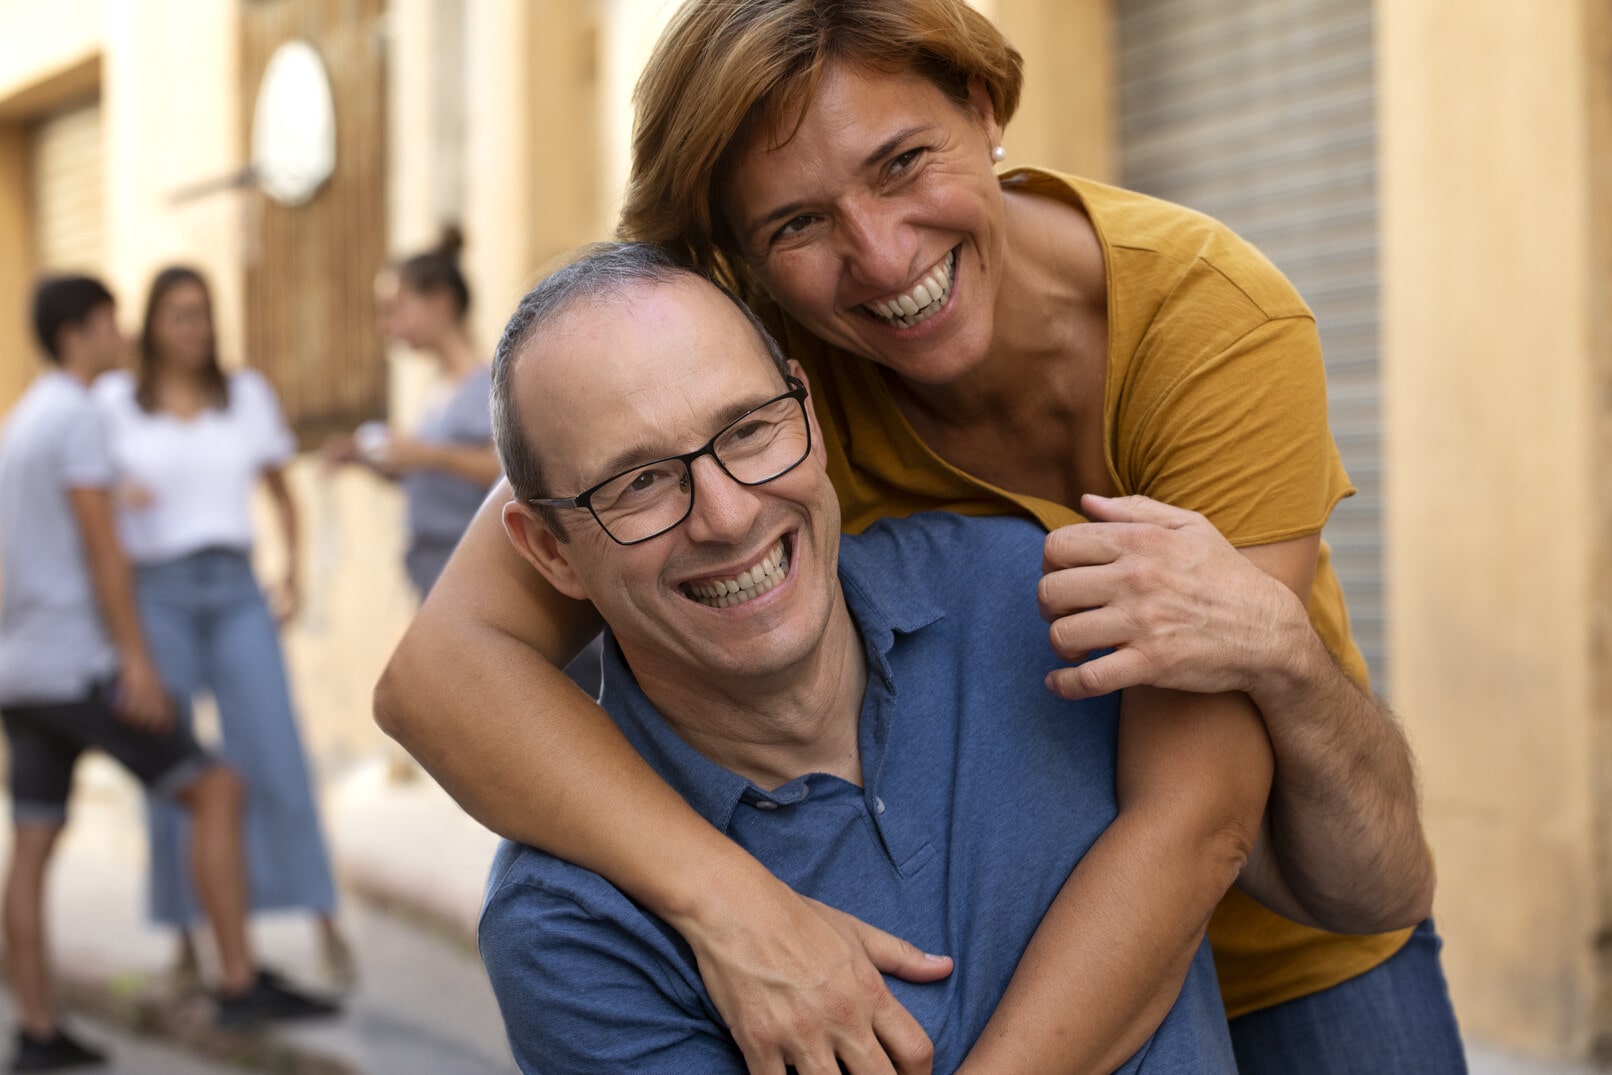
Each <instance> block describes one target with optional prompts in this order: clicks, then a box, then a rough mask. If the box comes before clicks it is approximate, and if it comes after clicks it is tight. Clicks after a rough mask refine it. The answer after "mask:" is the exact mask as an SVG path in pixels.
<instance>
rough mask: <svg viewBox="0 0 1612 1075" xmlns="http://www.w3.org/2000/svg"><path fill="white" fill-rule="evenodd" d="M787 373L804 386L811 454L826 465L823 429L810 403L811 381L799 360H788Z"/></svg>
mask: <svg viewBox="0 0 1612 1075" xmlns="http://www.w3.org/2000/svg"><path fill="white" fill-rule="evenodd" d="M789 375H790V376H791V377H793V378H795V380H797V381H799V382H800V383H801V384H803V385H805V386H806V425H807V427H808V428H810V429H811V431H812V456H813V457H814V458H815V459H816V460H817V462H818V464H819V465H821V466H823V467H824V468H826V467H827V466H828V446H827V445H825V444H824V443H823V430H822V428H821V427H820V426H819V425H818V424H817V407H816V406H815V405H814V404H813V403H812V382H811V381H810V380H808V379H807V377H806V371H805V369H803V368H802V367H801V364H800V363H799V362H796V361H795V360H794V359H790V360H789Z"/></svg>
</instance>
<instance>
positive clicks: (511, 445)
mask: <svg viewBox="0 0 1612 1075" xmlns="http://www.w3.org/2000/svg"><path fill="white" fill-rule="evenodd" d="M684 276H692V277H695V278H696V279H699V280H704V281H705V282H706V283H708V284H710V285H711V286H712V287H714V288H716V289H717V290H718V291H720V292H722V294H724V295H727V296H728V298H729V299H731V300H732V301H733V304H734V305H735V306H737V307H738V308H739V309H740V310H741V311H742V312H743V313H744V316H745V318H746V320H748V321H749V322H750V324H751V326H752V327H753V328H754V329H755V330H756V335H757V336H758V337H759V338H760V339H761V342H762V344H763V346H764V347H765V348H766V351H767V354H768V356H769V357H771V359H772V361H773V364H774V365H775V366H777V367H778V371H779V372H780V373H783V374H785V375H787V374H788V372H789V363H788V361H787V360H786V359H785V358H784V354H783V352H782V351H781V350H779V347H778V344H777V342H776V341H775V340H774V339H773V338H772V334H771V333H770V332H768V331H767V327H766V326H765V325H763V324H762V323H761V320H760V319H759V318H758V317H756V315H755V314H754V313H753V312H752V311H751V309H750V307H748V306H746V305H745V304H744V303H743V302H741V301H739V299H738V298H737V297H736V296H735V295H733V294H732V293H731V292H729V291H728V290H726V289H725V288H723V287H721V286H720V285H718V284H717V283H716V282H715V281H713V280H712V279H711V278H710V276H708V275H707V274H706V273H704V272H702V271H701V270H699V269H697V268H695V267H694V266H693V265H691V264H689V263H688V262H687V261H684V260H683V259H681V258H679V257H678V256H677V255H676V254H674V253H672V252H671V251H670V250H668V249H666V248H665V247H662V246H657V245H655V244H652V243H624V242H608V243H593V244H591V245H589V246H585V247H582V248H581V249H580V250H579V251H577V253H576V256H575V257H574V259H573V260H572V261H570V262H569V263H567V264H566V265H565V266H564V267H563V268H560V269H558V270H556V271H555V272H553V273H550V274H549V275H548V276H546V277H544V278H543V280H542V281H541V282H539V283H538V285H537V286H536V287H534V288H532V290H530V291H528V292H527V293H526V294H525V296H524V297H522V299H521V301H520V305H519V306H517V307H516V308H515V313H514V315H513V316H512V317H510V319H509V323H508V324H507V325H505V326H504V334H503V336H502V337H500V339H499V341H498V348H497V349H496V350H495V351H494V352H493V378H492V381H493V384H492V417H493V441H494V443H495V444H496V445H497V447H498V459H499V462H500V463H502V464H503V467H504V474H505V476H507V477H508V478H509V484H510V486H511V488H512V489H513V490H514V492H515V496H516V497H517V498H518V499H520V500H522V501H530V500H533V499H535V498H538V497H545V496H554V495H557V494H556V493H555V492H553V491H545V486H544V482H543V471H542V465H541V463H540V461H539V459H538V453H537V452H536V451H535V450H534V448H533V446H532V444H531V442H530V441H529V440H528V439H527V436H526V430H525V428H524V427H523V426H522V424H521V420H520V414H519V411H518V409H517V407H516V405H515V384H514V381H515V366H516V363H517V362H519V361H520V357H521V354H522V353H523V352H524V351H525V350H526V349H527V347H528V345H529V344H530V343H531V341H532V339H533V338H534V337H536V336H537V334H538V333H539V332H541V331H542V330H543V329H544V327H545V326H547V325H550V324H552V323H553V322H554V321H555V320H556V319H558V318H559V317H560V316H561V315H563V314H564V313H565V312H566V310H568V309H570V308H571V306H572V305H574V304H575V303H578V302H582V301H590V300H597V299H601V298H619V297H621V296H623V295H625V294H626V293H627V292H628V291H629V290H630V289H631V288H633V287H634V286H635V285H642V284H665V283H671V282H673V281H674V280H677V279H679V278H680V277H684ZM644 373H645V376H646V377H647V376H652V375H653V373H654V371H653V370H645V371H644ZM578 491H579V490H578ZM537 510H538V512H539V514H540V515H541V516H542V517H543V521H544V522H545V523H547V524H548V527H549V529H550V530H552V531H553V532H554V536H555V537H557V538H559V539H560V540H561V541H566V540H569V538H568V535H567V534H566V532H565V525H564V523H563V522H561V520H560V514H559V512H558V511H556V510H555V509H553V508H538V509H537Z"/></svg>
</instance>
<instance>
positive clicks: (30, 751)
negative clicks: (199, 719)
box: [0, 686, 216, 824]
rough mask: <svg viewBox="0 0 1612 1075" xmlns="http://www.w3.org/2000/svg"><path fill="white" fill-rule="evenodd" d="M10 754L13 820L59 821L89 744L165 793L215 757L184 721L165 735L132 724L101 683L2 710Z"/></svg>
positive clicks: (187, 780) (191, 777) (64, 816)
mask: <svg viewBox="0 0 1612 1075" xmlns="http://www.w3.org/2000/svg"><path fill="white" fill-rule="evenodd" d="M0 719H3V720H4V722H5V727H6V742H7V744H8V746H9V748H10V753H11V817H12V821H13V822H14V823H22V822H43V823H55V824H61V823H62V822H64V821H65V820H66V819H67V796H68V793H69V792H70V791H71V790H72V787H73V766H74V765H75V764H76V763H77V762H78V756H79V755H80V754H82V753H84V751H85V750H90V749H94V750H100V751H102V752H104V753H106V754H109V755H111V756H112V757H113V758H114V759H116V760H117V761H118V762H120V763H122V765H123V767H124V768H125V769H127V770H129V772H131V773H133V774H134V776H135V777H136V778H137V779H138V780H139V781H140V783H142V784H144V785H145V786H146V788H147V789H149V790H151V791H153V792H155V793H157V794H160V795H174V794H177V793H178V792H181V791H183V790H184V789H185V788H187V787H189V786H190V784H191V783H192V782H194V781H195V779H196V778H197V777H198V776H200V775H201V774H202V773H203V772H204V771H205V770H207V769H208V768H210V767H211V766H213V765H214V764H216V763H215V760H214V758H213V756H212V755H211V754H209V753H208V752H207V751H206V750H205V749H204V748H203V747H202V745H201V744H200V743H198V742H196V737H195V736H194V735H192V734H191V733H190V731H189V729H187V728H185V727H183V723H184V722H183V721H175V722H174V726H173V727H172V728H170V729H169V730H168V731H167V732H164V733H163V734H161V735H152V734H150V733H148V732H142V731H139V730H138V729H135V728H133V727H130V726H129V725H128V724H125V723H124V722H123V721H121V720H119V719H118V718H117V716H116V714H114V713H113V711H112V703H111V687H110V686H103V687H97V688H96V689H95V690H94V691H93V692H91V694H90V696H89V697H88V698H85V699H83V700H82V701H77V702H64V703H59V704H52V705H17V706H7V707H5V709H4V710H0Z"/></svg>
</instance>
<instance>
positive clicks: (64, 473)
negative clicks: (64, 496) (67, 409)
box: [59, 397, 116, 489]
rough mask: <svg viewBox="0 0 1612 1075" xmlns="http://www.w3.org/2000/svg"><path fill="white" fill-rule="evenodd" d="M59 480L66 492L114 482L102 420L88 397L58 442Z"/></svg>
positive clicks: (110, 455) (107, 441)
mask: <svg viewBox="0 0 1612 1075" xmlns="http://www.w3.org/2000/svg"><path fill="white" fill-rule="evenodd" d="M59 458H60V461H61V478H62V486H63V487H64V488H67V489H105V488H107V487H109V486H110V485H111V484H112V482H113V480H114V479H115V476H116V475H115V472H114V469H113V465H112V449H111V443H110V440H109V439H108V437H107V432H106V420H105V418H104V417H103V415H102V414H101V412H100V409H99V408H98V407H96V405H95V404H94V403H92V402H91V401H90V399H89V398H88V397H86V398H85V400H84V403H83V405H82V406H81V407H78V408H76V411H75V413H74V414H73V416H72V419H71V422H70V424H69V431H68V433H67V435H66V436H64V437H63V438H62V439H61V455H60V457H59Z"/></svg>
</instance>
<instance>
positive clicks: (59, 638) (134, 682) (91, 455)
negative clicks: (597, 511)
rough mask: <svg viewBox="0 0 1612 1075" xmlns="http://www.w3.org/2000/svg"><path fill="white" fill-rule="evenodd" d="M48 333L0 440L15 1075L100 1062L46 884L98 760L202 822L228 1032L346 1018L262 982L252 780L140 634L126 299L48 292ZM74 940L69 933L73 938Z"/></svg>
mask: <svg viewBox="0 0 1612 1075" xmlns="http://www.w3.org/2000/svg"><path fill="white" fill-rule="evenodd" d="M33 321H34V331H35V333H36V335H37V336H38V337H39V342H40V345H41V346H42V347H43V348H44V350H45V353H46V355H47V356H48V358H49V365H47V366H46V368H45V369H44V371H43V372H41V373H40V374H39V376H37V377H35V378H34V380H33V383H32V384H31V385H29V387H28V390H27V392H25V393H24V394H23V397H22V398H21V399H20V400H18V401H17V404H16V406H15V407H13V408H12V410H11V412H10V413H9V414H8V415H7V416H6V421H5V425H4V427H3V428H0V574H3V575H4V582H5V585H4V594H3V597H0V719H3V723H4V726H5V737H6V747H7V754H8V756H9V757H8V766H7V776H8V782H9V784H10V793H11V794H10V797H11V855H10V861H9V863H8V865H7V868H6V878H5V897H4V915H3V916H0V917H3V919H4V932H5V945H6V972H7V977H8V979H9V980H10V984H11V991H12V997H13V999H14V1000H15V1002H16V1005H15V1006H16V1014H17V1023H18V1028H17V1046H16V1052H15V1053H14V1054H13V1056H12V1063H11V1070H13V1071H54V1070H56V1069H58V1068H65V1067H78V1066H85V1065H91V1064H97V1063H102V1062H104V1060H105V1057H104V1055H103V1054H102V1053H101V1052H100V1051H99V1050H98V1049H95V1048H93V1047H91V1046H88V1045H86V1044H84V1043H83V1042H81V1041H79V1040H77V1038H76V1037H74V1036H73V1035H72V1034H70V1033H68V1032H67V1031H66V1030H64V1029H63V1028H62V1026H61V1023H60V1017H59V1015H58V1013H57V1010H56V1005H55V1002H54V998H53V996H52V992H53V990H52V986H51V974H50V960H49V955H48V946H47V944H46V933H45V927H46V913H45V899H44V885H45V874H46V870H47V867H48V866H49V864H50V859H51V854H52V852H53V850H54V849H55V847H56V843H57V840H58V838H59V837H60V835H61V833H62V830H63V828H64V826H65V825H66V822H67V808H68V802H69V799H70V797H71V792H72V786H73V771H74V769H75V768H76V767H77V764H78V759H79V758H80V757H81V756H82V755H83V754H84V752H85V751H86V750H99V751H103V752H105V753H106V754H108V755H110V756H111V757H112V758H114V759H116V760H117V761H118V762H120V763H121V764H122V765H123V766H124V768H126V769H127V770H128V771H129V772H130V773H131V774H133V775H134V776H135V777H137V778H138V779H139V780H140V782H141V783H142V784H144V785H145V786H146V788H147V789H148V791H151V792H154V793H156V794H159V795H162V796H165V797H167V798H169V799H171V800H173V801H175V802H177V803H178V804H180V805H181V806H183V807H184V808H185V809H186V810H187V811H189V813H190V815H191V816H192V818H193V819H194V821H195V824H194V826H193V827H192V838H193V844H192V850H193V851H194V857H193V859H192V864H193V865H194V867H195V870H196V873H195V878H196V884H197V887H198V888H199V889H200V890H201V893H202V902H203V904H204V905H205V907H206V910H207V918H208V919H209V921H210V923H211V925H212V928H213V936H214V940H215V941H216V943H217V952H218V957H219V987H220V988H219V992H218V994H217V1010H216V1019H217V1021H218V1023H219V1025H221V1026H225V1027H232V1028H248V1027H252V1026H255V1025H257V1024H259V1023H261V1022H263V1021H265V1020H271V1019H298V1018H306V1017H309V1016H318V1015H331V1014H334V1013H335V1011H336V1010H337V1009H336V1006H335V1005H334V1004H331V1003H329V1002H328V1001H325V1000H323V999H320V998H317V997H311V996H308V995H306V994H304V993H301V992H299V991H298V990H296V989H293V988H290V987H288V986H287V985H286V983H285V982H284V981H283V980H282V979H281V978H280V977H279V976H278V975H275V974H272V973H270V972H267V971H263V970H261V969H260V968H259V967H258V966H257V963H256V960H255V959H254V957H253V955H252V947H251V938H250V937H249V936H248V934H247V929H246V902H247V895H246V887H247V886H246V877H245V869H244V866H243V862H242V849H241V830H240V822H241V781H240V778H239V777H238V776H237V775H236V773H235V772H234V771H233V770H232V769H231V768H230V767H229V766H228V765H226V764H221V763H220V762H219V761H218V759H217V758H216V757H214V756H213V755H212V754H210V753H208V752H207V751H206V750H205V749H203V748H202V746H201V745H200V744H199V743H197V742H196V739H195V737H194V736H193V735H191V733H190V730H189V728H188V727H187V726H186V723H185V722H183V721H180V720H177V719H176V711H178V710H182V709H184V708H185V707H183V706H175V705H174V703H173V700H172V699H171V698H170V697H169V696H168V693H167V691H166V690H165V689H164V687H163V682H162V678H161V674H160V670H159V669H158V668H156V667H155V665H154V662H153V661H152V659H151V655H150V646H149V643H148V640H147V639H146V638H145V636H144V634H143V632H142V631H141V627H140V619H139V615H138V613H137V611H136V602H135V597H134V589H133V585H132V583H131V579H130V572H129V562H128V560H127V558H126V557H125V555H124V552H123V549H122V548H121V547H120V544H119V542H118V539H117V533H116V530H115V527H114V523H113V507H112V494H111V489H112V486H113V475H114V470H113V465H112V459H111V455H110V452H109V450H108V445H107V440H106V431H105V424H104V423H103V422H102V421H101V417H100V415H99V414H98V413H97V411H96V407H95V404H94V402H93V401H92V399H91V396H90V389H89V385H90V383H91V382H92V381H94V380H95V379H96V377H97V376H99V375H101V374H102V373H103V372H104V371H106V370H108V369H110V368H111V367H112V366H114V365H115V364H116V363H117V362H118V361H119V360H120V358H121V357H122V352H123V343H124V341H123V335H122V333H121V332H120V331H119V330H118V326H117V318H116V311H115V309H114V306H113V302H112V295H111V293H110V292H109V291H107V289H106V286H105V285H104V284H102V283H101V282H100V281H99V280H95V279H92V278H90V277H87V276H66V277H56V278H52V279H49V280H45V281H42V282H41V283H40V285H39V287H38V288H37V289H36V291H35V293H34V300H33ZM67 931H68V932H69V933H70V932H71V931H72V924H71V923H70V922H69V923H68V924H67Z"/></svg>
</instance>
